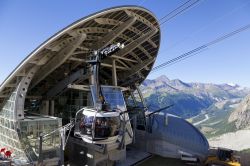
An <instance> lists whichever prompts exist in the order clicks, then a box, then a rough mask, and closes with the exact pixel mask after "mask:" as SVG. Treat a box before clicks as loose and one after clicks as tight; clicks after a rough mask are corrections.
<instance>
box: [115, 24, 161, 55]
mask: <svg viewBox="0 0 250 166" xmlns="http://www.w3.org/2000/svg"><path fill="white" fill-rule="evenodd" d="M157 31H158V30H157V29H155V30H152V31H149V32H148V33H146V34H144V35H143V36H141V37H139V38H137V39H136V40H134V41H132V42H131V43H129V44H128V45H127V46H125V47H124V49H121V50H120V51H119V52H117V53H116V55H117V56H124V55H126V54H128V53H129V52H131V51H133V50H134V49H135V48H136V47H138V45H140V44H142V43H143V42H145V41H146V40H148V39H149V38H151V37H152V36H153V35H154V34H155V33H156V32H157Z"/></svg>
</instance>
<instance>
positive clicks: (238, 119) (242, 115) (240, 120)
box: [228, 95, 250, 129]
mask: <svg viewBox="0 0 250 166" xmlns="http://www.w3.org/2000/svg"><path fill="white" fill-rule="evenodd" d="M228 122H234V123H235V126H236V128H237V129H244V128H249V127H250V95H248V96H246V97H245V98H244V99H243V100H242V102H241V103H240V104H239V106H238V107H236V108H235V110H234V111H233V112H232V113H231V115H230V116H229V118H228Z"/></svg>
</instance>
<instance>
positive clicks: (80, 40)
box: [0, 6, 160, 99]
mask: <svg viewBox="0 0 250 166" xmlns="http://www.w3.org/2000/svg"><path fill="white" fill-rule="evenodd" d="M117 42H120V43H124V44H125V48H124V49H122V50H120V51H119V52H117V53H116V55H114V56H112V57H110V58H107V59H105V61H104V62H103V63H102V65H101V72H100V75H101V77H100V78H101V82H103V83H104V82H110V81H111V73H112V72H111V71H112V59H116V70H117V79H118V86H129V85H131V84H134V83H139V84H140V83H141V82H142V81H143V80H144V79H145V78H146V77H147V75H148V74H149V72H150V70H151V68H152V66H153V64H154V62H155V59H156V56H157V53H158V49H159V44H160V30H159V24H158V21H157V19H156V17H155V16H154V15H153V14H152V13H151V12H150V11H148V10H146V9H145V8H142V7H138V6H121V7H115V8H110V9H107V10H103V11H100V12H98V13H95V14H92V15H90V16H87V17H84V18H82V19H80V20H78V21H76V22H74V23H73V24H71V25H69V26H68V27H66V28H65V29H63V30H61V31H59V32H58V33H56V34H55V35H54V36H52V37H51V38H49V39H48V40H47V41H45V42H44V43H42V44H41V45H40V46H39V47H37V48H36V49H35V50H34V51H33V52H32V53H31V54H30V55H28V57H27V58H26V59H24V60H23V61H22V62H21V63H20V64H19V66H17V67H16V69H15V70H14V71H13V72H12V73H11V74H10V75H9V76H8V77H7V78H6V79H5V81H4V82H3V83H2V84H1V86H0V98H1V99H4V98H5V97H7V96H8V95H9V94H10V93H11V92H12V91H13V89H14V88H15V87H16V86H17V84H18V80H20V79H19V78H20V77H23V76H27V73H28V72H29V71H30V70H31V69H32V68H34V66H38V67H39V70H38V71H37V72H35V73H34V77H33V79H32V81H31V85H30V87H29V90H28V94H29V95H37V94H39V95H48V93H49V91H51V89H53V88H55V87H57V86H58V84H59V83H60V82H61V83H62V82H63V81H64V82H65V81H66V79H68V81H69V82H72V83H78V84H88V79H86V78H85V76H87V73H86V70H84V69H86V67H87V65H86V62H85V61H86V59H88V57H89V56H90V55H91V53H92V52H93V50H97V49H101V48H103V47H105V46H107V45H109V44H112V43H114V44H115V43H117ZM77 73H78V77H77V76H76V74H77ZM79 73H80V75H81V76H79ZM73 76H75V77H74V78H75V79H74V80H72V77H73Z"/></svg>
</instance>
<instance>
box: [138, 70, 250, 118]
mask: <svg viewBox="0 0 250 166" xmlns="http://www.w3.org/2000/svg"><path fill="white" fill-rule="evenodd" d="M141 90H142V93H143V94H144V97H145V98H146V101H147V103H148V105H150V106H151V108H152V109H157V108H161V107H163V106H166V105H170V104H174V107H172V108H170V109H169V110H168V111H169V112H170V113H172V114H175V115H178V116H181V117H183V118H190V117H192V116H195V115H198V114H199V113H200V112H201V111H202V110H204V109H207V108H208V107H209V106H211V105H212V104H214V103H216V102H218V101H224V100H230V99H235V98H243V97H245V96H246V95H247V94H248V93H249V92H250V91H249V89H247V88H242V87H240V86H238V85H231V84H220V85H217V84H211V83H185V82H183V81H181V80H179V79H174V80H170V79H169V78H167V77H166V76H164V75H163V76H160V77H158V78H156V79H154V80H149V79H147V80H145V81H144V82H143V84H142V85H141Z"/></svg>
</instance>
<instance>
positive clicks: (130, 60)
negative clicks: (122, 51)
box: [111, 55, 138, 63]
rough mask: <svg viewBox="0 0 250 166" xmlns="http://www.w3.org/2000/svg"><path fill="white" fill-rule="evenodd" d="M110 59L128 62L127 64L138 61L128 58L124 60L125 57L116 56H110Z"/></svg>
mask: <svg viewBox="0 0 250 166" xmlns="http://www.w3.org/2000/svg"><path fill="white" fill-rule="evenodd" d="M111 57H112V58H115V59H121V60H124V61H129V62H134V63H138V61H136V60H133V59H129V58H125V57H120V56H116V55H112V56H111Z"/></svg>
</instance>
